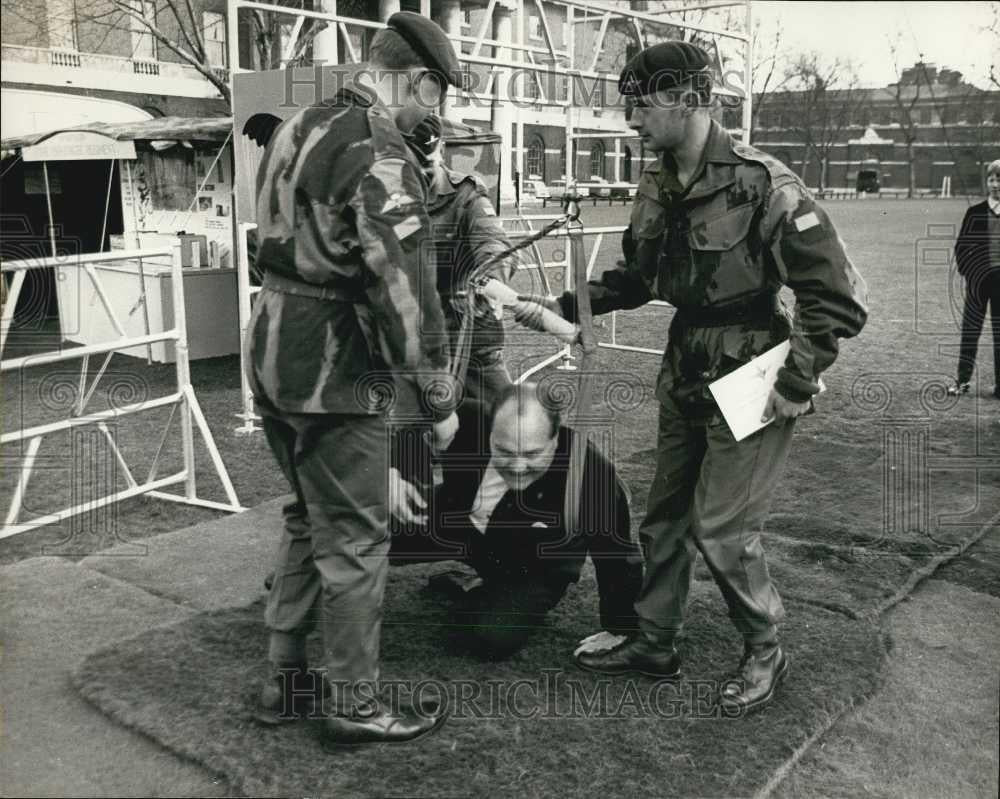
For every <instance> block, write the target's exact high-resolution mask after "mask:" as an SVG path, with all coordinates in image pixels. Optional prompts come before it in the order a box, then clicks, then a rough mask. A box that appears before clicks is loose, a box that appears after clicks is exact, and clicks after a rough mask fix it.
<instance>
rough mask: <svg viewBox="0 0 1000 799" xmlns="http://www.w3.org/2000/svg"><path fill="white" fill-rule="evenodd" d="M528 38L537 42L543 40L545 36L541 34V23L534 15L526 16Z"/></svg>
mask: <svg viewBox="0 0 1000 799" xmlns="http://www.w3.org/2000/svg"><path fill="white" fill-rule="evenodd" d="M528 36H529V37H530V38H532V39H537V40H538V41H544V40H545V34H543V33H542V21H541V19H539V18H538V17H537V16H536V15H535V14H529V15H528Z"/></svg>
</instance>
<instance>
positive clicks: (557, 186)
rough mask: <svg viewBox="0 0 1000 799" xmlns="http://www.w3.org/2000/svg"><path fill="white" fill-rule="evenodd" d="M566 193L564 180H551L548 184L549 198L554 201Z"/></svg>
mask: <svg viewBox="0 0 1000 799" xmlns="http://www.w3.org/2000/svg"><path fill="white" fill-rule="evenodd" d="M565 193H566V181H565V180H553V181H552V182H551V183H550V184H549V196H550V197H553V198H555V199H558V198H560V197H562V196H563V195H564V194H565Z"/></svg>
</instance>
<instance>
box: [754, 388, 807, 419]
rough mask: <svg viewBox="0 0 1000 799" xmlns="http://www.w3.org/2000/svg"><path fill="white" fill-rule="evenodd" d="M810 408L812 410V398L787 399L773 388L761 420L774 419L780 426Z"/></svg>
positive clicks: (805, 412) (803, 413)
mask: <svg viewBox="0 0 1000 799" xmlns="http://www.w3.org/2000/svg"><path fill="white" fill-rule="evenodd" d="M810 410H812V400H806V401H805V402H792V401H791V400H787V399H785V398H784V397H783V396H781V394H779V393H778V392H777V391H775V390H774V389H773V388H772V389H771V393H770V395H769V396H768V398H767V404H766V405H765V406H764V414H763V415H762V416H761V417H760V420H761V421H762V422H770V421H772V420H773V421H774V423H775V424H776V425H778V426H779V427H780V426H781V425H783V424H784V423H785V422H787V421H788V420H789V419H794V418H795V417H796V416H804V415H805V414H807V413H809V411H810Z"/></svg>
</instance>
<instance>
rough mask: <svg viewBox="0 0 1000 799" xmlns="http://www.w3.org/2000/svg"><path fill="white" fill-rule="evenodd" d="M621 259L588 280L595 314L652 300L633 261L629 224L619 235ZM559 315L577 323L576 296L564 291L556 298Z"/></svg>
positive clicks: (634, 253) (633, 241) (633, 250)
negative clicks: (559, 310)
mask: <svg viewBox="0 0 1000 799" xmlns="http://www.w3.org/2000/svg"><path fill="white" fill-rule="evenodd" d="M622 255H623V256H624V258H623V260H621V261H619V262H618V265H617V266H616V267H615V268H614V269H608V270H606V271H605V272H604V273H603V274H602V275H601V276H600V278H598V279H597V280H590V281H588V282H587V289H588V290H589V291H590V306H591V311H592V313H593V314H594V316H599V315H600V314H605V313H611V312H612V311H629V310H631V309H633V308H638V307H640V306H642V305H645V304H646V303H647V302H649V301H650V300H652V299H653V294H652V292H651V291H650V290H649V286H648V285H646V281H645V280H643V279H642V275H641V274H640V273H639V265H638V263H637V262H636V257H635V255H636V247H635V239H634V238H633V236H632V226H631V225H629V226H628V227H627V228H626V229H625V233H623V234H622ZM559 306H560V308H561V309H562V315H563V316H565V317H566V318H567V319H568V320H569V321H571V322H576V321H578V320H577V312H576V295H575V294H574V293H573V292H571V291H567V292H565V293H563V295H562V296H561V297H560V298H559Z"/></svg>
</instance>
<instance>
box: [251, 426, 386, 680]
mask: <svg viewBox="0 0 1000 799" xmlns="http://www.w3.org/2000/svg"><path fill="white" fill-rule="evenodd" d="M262 411H263V413H262V415H263V426H264V432H265V434H266V435H267V440H268V443H269V444H270V446H271V449H272V451H273V452H274V455H275V457H276V458H277V460H278V463H279V465H280V466H281V469H282V471H283V472H284V474H285V477H286V478H287V479H288V482H289V484H290V485H291V487H292V490H293V491H294V492H295V501H294V502H292V503H291V504H289V505H286V506H285V508H284V509H283V512H284V527H285V529H284V533H283V535H282V538H281V543H280V545H279V547H278V552H277V556H276V561H275V571H274V581H273V583H272V585H271V589H270V593H269V595H268V599H267V608H266V610H265V616H264V619H265V622H266V624H267V627H268V628H269V630H270V631H271V636H270V653H269V657H270V659H271V661H272V662H273V663H276V664H279V665H281V664H289V663H301V662H305V657H306V651H305V643H306V636H307V635H308V634H309V633H310V632H311V631H312V630H313V629H317V628H318V629H319V630H320V632H321V633H322V637H323V662H322V664H321V665H322V666H323V667H324V668H325V670H326V676H327V679H329V680H330V681H332V682H342V684H344V685H346V686H357V685H359V684H361V683H369V684H374V683H375V681H377V680H378V675H379V643H380V635H381V624H382V597H383V594H384V592H385V582H386V575H387V571H388V560H387V554H388V551H389V537H388V521H387V514H386V475H387V469H388V465H387V463H388V446H387V440H386V429H385V422H384V420H383V419H382V418H381V417H378V416H363V415H338V414H330V415H315V416H305V415H288V416H283V415H278V414H275V415H271V414H269V413H268V412H267V411H265V410H263V409H262Z"/></svg>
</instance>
